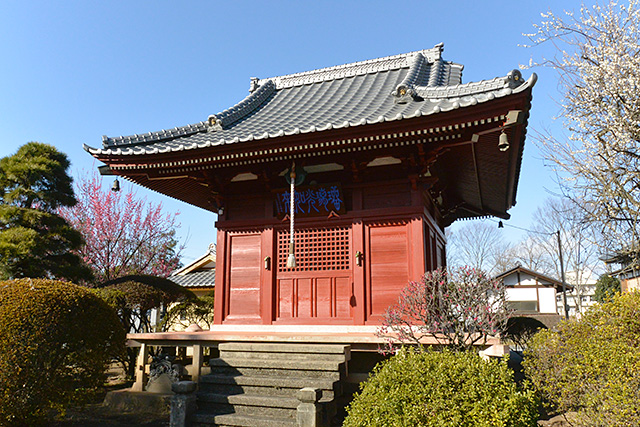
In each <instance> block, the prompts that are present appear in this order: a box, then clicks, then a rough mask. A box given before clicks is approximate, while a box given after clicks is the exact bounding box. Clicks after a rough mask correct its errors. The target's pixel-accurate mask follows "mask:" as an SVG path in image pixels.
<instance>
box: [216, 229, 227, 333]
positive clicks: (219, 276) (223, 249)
mask: <svg viewBox="0 0 640 427" xmlns="http://www.w3.org/2000/svg"><path fill="white" fill-rule="evenodd" d="M226 240H227V233H226V231H223V230H218V238H217V243H216V244H217V248H216V286H215V288H214V295H215V299H214V310H213V323H214V324H215V325H220V324H222V321H223V320H224V308H225V307H224V300H225V290H224V286H225V276H226V271H227V244H226Z"/></svg>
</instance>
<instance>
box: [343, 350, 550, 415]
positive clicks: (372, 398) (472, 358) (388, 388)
mask: <svg viewBox="0 0 640 427" xmlns="http://www.w3.org/2000/svg"><path fill="white" fill-rule="evenodd" d="M360 388H361V390H360V392H359V394H357V395H356V397H355V398H354V400H353V402H351V404H350V405H349V407H348V408H347V414H348V415H347V418H346V419H345V422H344V426H345V427H364V426H376V427H384V426H425V427H429V426H433V427H447V426H451V427H453V426H480V427H482V426H486V427H500V426H504V427H506V426H509V427H524V426H535V425H536V422H537V421H536V420H537V417H538V414H537V407H538V402H537V400H536V398H535V395H534V393H533V392H531V391H526V390H523V389H520V388H519V387H518V386H517V385H516V383H515V382H514V380H513V375H512V373H511V371H510V370H509V368H508V367H507V366H506V364H505V363H499V362H497V361H489V362H487V361H485V360H483V359H482V358H480V356H478V355H477V354H476V353H474V352H458V353H452V352H450V351H448V350H445V351H442V352H434V351H426V352H420V353H418V352H413V351H410V350H406V349H402V350H401V351H400V352H399V353H398V354H397V355H395V356H393V357H392V358H391V359H389V360H387V361H383V362H381V363H380V364H378V366H376V367H375V369H374V370H373V373H372V376H371V378H370V379H369V380H368V381H366V382H365V383H363V384H361V385H360Z"/></svg>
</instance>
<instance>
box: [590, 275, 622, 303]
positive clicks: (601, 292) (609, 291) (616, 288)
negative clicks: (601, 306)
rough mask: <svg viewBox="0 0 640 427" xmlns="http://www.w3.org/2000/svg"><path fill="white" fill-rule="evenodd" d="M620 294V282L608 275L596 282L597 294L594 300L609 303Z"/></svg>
mask: <svg viewBox="0 0 640 427" xmlns="http://www.w3.org/2000/svg"><path fill="white" fill-rule="evenodd" d="M620 292H621V288H620V280H618V279H617V278H616V277H612V276H609V275H608V274H603V275H602V276H600V277H599V278H598V281H597V282H596V292H595V295H594V296H593V299H595V300H596V301H598V302H600V303H605V302H609V301H611V300H612V299H613V297H614V296H615V295H616V294H619V293H620Z"/></svg>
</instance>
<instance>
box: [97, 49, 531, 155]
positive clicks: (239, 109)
mask: <svg viewBox="0 0 640 427" xmlns="http://www.w3.org/2000/svg"><path fill="white" fill-rule="evenodd" d="M442 50H443V46H442V45H437V46H435V47H434V48H432V49H426V50H422V51H418V52H411V53H407V54H402V55H395V56H389V57H385V58H379V59H373V60H368V61H362V62H356V63H352V64H345V65H339V66H335V67H329V68H323V69H320V70H313V71H308V72H304V73H297V74H290V75H286V76H279V77H273V78H268V79H252V85H251V86H252V88H251V89H252V91H251V93H250V94H249V96H247V97H246V98H245V99H243V100H242V101H240V102H239V103H238V104H236V105H235V106H233V107H231V108H229V109H227V110H224V111H222V112H220V113H218V114H214V115H211V116H209V119H208V120H207V121H202V122H199V123H195V124H191V125H187V126H183V127H179V128H174V129H170V130H162V131H160V132H151V133H147V134H143V135H133V136H119V137H114V138H107V137H103V141H102V142H103V144H102V145H103V146H102V148H98V149H96V148H91V147H88V146H85V149H86V150H87V151H89V152H90V153H91V154H93V155H101V154H106V155H141V154H154V153H167V152H175V151H182V150H194V149H197V148H204V147H209V146H216V145H224V144H236V143H251V142H252V141H258V140H264V139H268V138H275V137H278V136H282V135H295V134H304V133H311V132H321V131H324V130H328V129H341V128H345V127H353V126H362V125H365V124H371V123H379V122H382V121H393V120H402V119H404V118H408V117H417V116H420V115H429V114H437V113H440V112H443V111H450V110H453V109H457V108H464V107H467V106H470V105H476V104H477V103H479V102H480V103H482V102H487V101H490V100H492V99H495V98H500V97H504V96H508V95H510V94H512V93H515V92H519V91H522V90H526V89H527V88H529V87H531V86H532V85H533V84H534V83H535V79H536V77H535V74H534V75H532V77H531V78H530V79H529V80H528V81H526V82H525V81H523V80H522V76H521V75H520V73H519V72H518V71H516V70H514V71H512V72H510V73H509V74H508V75H507V76H506V77H500V78H495V79H492V80H486V81H480V82H473V83H466V84H462V82H461V74H462V73H461V72H462V68H463V66H462V65H459V64H454V63H451V62H447V61H443V60H442V58H441V53H442Z"/></svg>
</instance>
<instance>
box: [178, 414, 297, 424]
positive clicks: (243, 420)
mask: <svg viewBox="0 0 640 427" xmlns="http://www.w3.org/2000/svg"><path fill="white" fill-rule="evenodd" d="M297 425H298V423H297V422H296V420H295V419H291V418H278V417H265V416H253V415H240V414H223V415H214V414H205V413H198V414H195V415H194V416H193V417H192V422H191V426H192V427H205V426H207V427H208V426H220V427H231V426H234V427H288V426H292V427H293V426H297Z"/></svg>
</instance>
